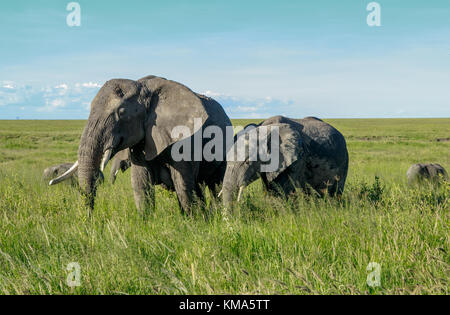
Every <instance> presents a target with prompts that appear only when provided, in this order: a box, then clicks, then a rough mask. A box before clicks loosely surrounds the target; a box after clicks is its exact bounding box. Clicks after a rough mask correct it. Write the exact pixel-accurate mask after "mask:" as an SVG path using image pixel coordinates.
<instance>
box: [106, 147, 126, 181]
mask: <svg viewBox="0 0 450 315" xmlns="http://www.w3.org/2000/svg"><path fill="white" fill-rule="evenodd" d="M130 167H131V158H130V151H129V150H128V149H126V150H122V151H120V152H119V153H117V154H116V156H115V157H114V158H113V160H112V161H111V171H110V180H111V184H114V182H115V181H116V177H117V174H118V173H119V171H122V173H124V172H125V171H126V170H127V169H129V168H130Z"/></svg>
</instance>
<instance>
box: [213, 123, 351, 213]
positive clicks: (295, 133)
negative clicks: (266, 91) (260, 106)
mask: <svg viewBox="0 0 450 315" xmlns="http://www.w3.org/2000/svg"><path fill="white" fill-rule="evenodd" d="M264 127H271V128H272V127H278V129H279V138H278V141H279V142H278V143H277V142H273V141H274V140H277V139H276V138H275V139H272V134H270V135H268V136H267V138H266V139H265V140H264V141H263V143H267V146H268V147H269V146H270V147H272V144H275V146H274V147H273V148H271V154H272V153H273V152H278V154H275V155H273V156H272V157H274V158H275V160H277V161H278V166H277V167H275V168H274V169H272V170H270V171H263V168H261V166H262V165H264V164H265V163H267V162H263V161H262V160H260V159H256V160H255V159H253V160H251V159H249V154H250V153H249V152H250V151H252V152H255V151H256V150H258V148H257V147H256V142H255V141H253V142H251V141H248V140H247V139H246V138H250V137H248V136H247V134H248V133H247V132H246V130H247V129H246V130H244V131H243V132H240V133H238V134H237V137H236V139H237V140H236V142H235V144H234V145H233V146H232V147H231V149H230V151H229V153H230V152H231V153H233V152H236V149H235V147H237V148H239V146H241V145H242V144H241V145H240V144H239V138H241V137H243V138H244V139H245V141H244V143H245V150H242V151H244V153H245V154H244V159H239V160H238V159H236V158H235V159H233V160H231V161H230V160H228V162H227V168H226V172H225V177H224V181H223V189H222V193H221V194H222V195H223V203H224V205H225V206H228V205H230V204H231V202H232V200H233V195H234V194H235V192H236V191H237V190H238V189H239V192H238V200H239V199H240V196H241V195H242V192H243V190H244V189H245V187H246V186H247V185H249V184H250V183H251V182H253V181H255V180H256V179H257V178H258V177H261V179H262V181H263V184H264V187H265V188H266V189H267V190H269V191H272V192H275V193H282V194H284V195H288V194H289V193H291V192H293V191H294V190H295V189H296V188H302V189H304V190H306V191H307V192H310V191H311V190H309V188H312V189H313V190H314V191H316V192H317V193H318V194H319V195H321V196H323V195H324V194H326V193H327V194H329V195H331V196H334V195H338V196H339V195H341V194H342V193H343V190H344V185H345V180H346V177H347V171H348V152H347V146H346V142H345V138H344V136H343V135H342V134H341V133H340V132H339V131H338V130H336V129H335V128H333V127H332V126H331V125H329V124H327V123H325V122H323V121H322V120H320V119H318V118H314V117H307V118H304V119H290V118H287V117H283V116H275V117H272V118H269V119H267V120H265V121H263V122H262V123H260V124H259V125H257V127H256V129H254V131H256V132H257V133H258V134H261V131H263V130H262V128H264ZM265 133H266V134H267V133H268V131H265ZM263 134H264V132H263ZM241 143H242V141H241ZM269 143H270V145H269ZM260 144H261V142H260ZM277 144H278V147H277V148H278V150H277V151H273V150H274V149H275V148H276V146H277ZM259 149H260V148H259ZM231 150H232V151H231Z"/></svg>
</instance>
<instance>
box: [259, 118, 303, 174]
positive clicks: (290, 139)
mask: <svg viewBox="0 0 450 315" xmlns="http://www.w3.org/2000/svg"><path fill="white" fill-rule="evenodd" d="M272 126H278V130H279V145H280V146H279V153H280V154H279V164H278V169H277V170H276V171H275V172H268V173H266V178H267V180H268V181H269V182H270V181H273V180H274V179H275V178H277V177H278V176H279V175H280V174H281V173H282V172H284V171H285V170H286V169H287V168H288V167H289V166H291V165H292V164H293V163H294V162H296V161H297V160H299V159H301V158H303V155H304V150H303V140H302V137H301V134H300V132H298V131H297V130H295V129H293V128H292V127H291V126H290V125H288V124H276V125H272ZM272 130H273V129H272ZM268 133H269V132H268ZM273 136H275V134H274V133H270V134H269V140H270V142H272V141H273V139H272V137H273ZM270 147H271V146H270ZM270 147H269V148H270ZM273 149H274V148H272V150H273Z"/></svg>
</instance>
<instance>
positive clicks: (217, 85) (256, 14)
mask: <svg viewBox="0 0 450 315" xmlns="http://www.w3.org/2000/svg"><path fill="white" fill-rule="evenodd" d="M69 2H70V1H62V0H59V1H22V0H20V1H17V0H16V1H8V2H6V1H2V3H1V4H0V35H1V41H0V119H16V117H20V118H21V119H85V118H87V116H88V114H89V106H90V102H91V100H92V99H93V97H94V96H95V94H96V93H97V91H98V89H99V88H100V87H101V85H102V84H103V83H104V82H105V81H106V80H108V79H111V78H129V79H138V78H140V77H143V76H146V75H149V74H155V75H160V76H163V77H166V78H169V79H172V80H176V81H179V82H182V83H184V84H186V85H187V86H189V87H190V88H191V89H193V90H194V91H196V92H200V93H204V94H208V95H210V96H212V97H214V98H215V99H217V100H218V101H219V102H220V103H221V104H222V105H223V106H224V108H225V110H226V112H227V113H228V115H229V116H230V117H232V118H247V117H248V118H251V117H255V118H265V117H269V116H272V115H277V114H283V115H287V116H291V117H303V116H308V115H314V116H319V117H325V118H332V117H336V118H340V117H343V118H353V117H450V1H448V0H442V1H437V0H430V1H406V0H384V1H377V2H378V3H379V4H380V6H381V26H380V27H369V26H368V25H367V23H366V17H367V15H368V14H369V12H368V11H367V10H366V6H367V4H368V3H369V2H370V1H362V0H346V1H345V0H341V1H325V0H316V1H293V0H288V1H264V0H259V1H253V0H246V1H242V0H241V1H234V0H227V1H225V0H222V1H215V0H208V1H202V0H186V1H181V0H179V1H174V0H172V1H167V0H166V1H151V0H150V1H133V0H129V1H100V0H96V1H92V0H89V1H88V0H79V1H77V2H78V3H79V4H80V6H81V26H80V27H69V26H67V24H66V16H67V15H68V14H69V12H68V11H66V5H67V4H68V3H69Z"/></svg>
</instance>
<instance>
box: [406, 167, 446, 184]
mask: <svg viewBox="0 0 450 315" xmlns="http://www.w3.org/2000/svg"><path fill="white" fill-rule="evenodd" d="M406 177H407V178H408V184H409V185H413V184H417V183H423V182H424V181H429V182H431V183H438V182H440V181H441V180H443V179H444V180H447V179H448V174H447V172H446V170H445V169H444V168H443V167H442V166H441V165H440V164H437V163H431V164H414V165H412V166H411V167H410V168H409V169H408V171H407V172H406Z"/></svg>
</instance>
